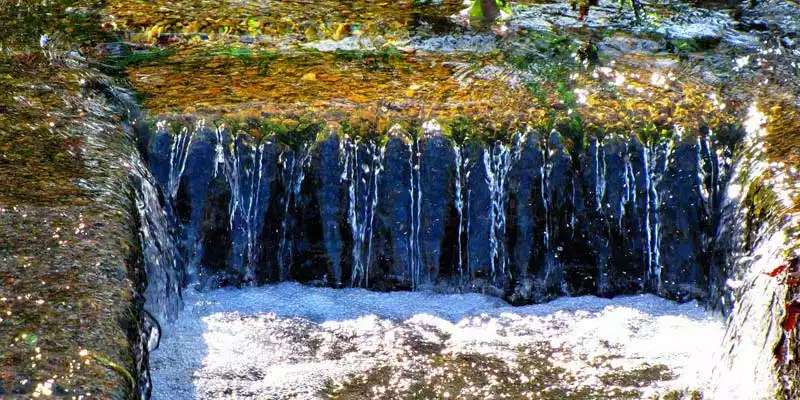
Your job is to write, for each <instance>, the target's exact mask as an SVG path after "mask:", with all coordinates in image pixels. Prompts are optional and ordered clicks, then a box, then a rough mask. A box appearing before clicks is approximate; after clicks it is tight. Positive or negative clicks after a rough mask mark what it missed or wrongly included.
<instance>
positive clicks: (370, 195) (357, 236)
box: [344, 138, 386, 286]
mask: <svg viewBox="0 0 800 400" xmlns="http://www.w3.org/2000/svg"><path fill="white" fill-rule="evenodd" d="M345 140H346V144H345V151H346V152H348V153H350V155H347V156H345V171H344V173H345V175H346V178H347V180H348V182H349V185H348V194H349V199H350V201H349V207H348V215H347V220H348V223H349V224H350V229H351V231H352V234H353V270H352V275H351V280H350V282H351V284H352V286H361V282H362V280H363V282H364V286H369V267H370V264H371V263H372V236H373V224H374V222H375V209H376V208H377V205H378V178H379V176H380V173H381V172H382V171H383V158H384V155H385V151H386V148H385V147H381V148H380V149H379V148H378V147H377V146H376V145H375V143H373V142H370V143H369V144H368V145H367V149H368V157H369V159H368V160H366V162H369V164H367V163H366V162H365V163H363V164H359V160H358V150H359V143H358V140H354V141H352V142H351V141H349V140H348V139H347V138H346V139H345ZM351 159H352V162H350V160H351ZM359 172H360V173H359ZM359 184H362V185H363V187H362V185H359ZM359 189H363V190H365V191H366V193H365V194H364V195H363V200H364V203H365V204H360V203H359V200H360V198H361V197H360V196H359V195H360V191H359Z"/></svg>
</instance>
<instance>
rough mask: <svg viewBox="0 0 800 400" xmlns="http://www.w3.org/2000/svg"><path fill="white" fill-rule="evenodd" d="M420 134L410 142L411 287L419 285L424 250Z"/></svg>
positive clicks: (409, 242)
mask: <svg viewBox="0 0 800 400" xmlns="http://www.w3.org/2000/svg"><path fill="white" fill-rule="evenodd" d="M419 139H420V138H419V135H415V136H414V137H413V138H412V140H411V141H409V143H408V150H409V158H408V164H409V182H410V186H409V187H410V189H409V196H411V209H410V210H409V211H410V214H411V231H410V234H409V238H408V245H409V246H408V249H409V253H410V254H409V260H410V263H411V265H410V267H411V287H412V288H414V289H416V288H417V287H418V285H419V281H418V280H419V274H420V272H421V269H422V250H421V248H420V244H419V232H420V228H421V224H422V222H421V219H422V183H421V182H420V181H421V177H420V170H419V168H420V157H421V155H422V152H421V151H420V147H419Z"/></svg>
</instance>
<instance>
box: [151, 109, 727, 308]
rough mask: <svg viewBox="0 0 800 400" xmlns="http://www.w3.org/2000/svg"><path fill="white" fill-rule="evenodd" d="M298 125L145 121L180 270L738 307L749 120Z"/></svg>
mask: <svg viewBox="0 0 800 400" xmlns="http://www.w3.org/2000/svg"><path fill="white" fill-rule="evenodd" d="M304 129H305V130H306V131H305V132H304V133H303V134H302V135H300V134H298V137H304V138H305V139H303V140H295V141H293V142H286V141H284V142H281V137H278V136H273V137H269V136H266V137H263V138H257V137H255V136H252V135H250V134H248V133H243V132H234V131H232V130H231V128H230V127H228V126H227V125H224V124H222V125H219V126H214V125H213V124H211V123H208V122H206V121H204V120H183V121H181V122H177V121H172V122H168V121H159V122H157V123H156V124H154V125H153V126H152V127H149V125H147V124H146V123H141V122H140V123H138V124H137V134H138V137H139V140H140V148H141V149H142V150H143V155H144V156H145V159H146V163H147V165H148V167H149V171H150V173H151V174H152V176H153V180H154V181H155V185H156V186H157V188H158V191H159V193H161V195H160V202H161V203H162V204H163V213H164V220H163V221H153V222H158V223H157V224H156V225H169V226H164V227H162V229H165V230H170V231H171V232H172V233H173V236H172V240H174V241H175V242H176V244H177V254H175V255H174V256H173V258H174V259H175V260H180V261H181V262H178V261H176V262H174V265H175V266H176V268H177V269H178V271H175V272H174V274H175V275H176V276H184V275H185V276H187V277H189V278H187V279H197V280H198V281H199V282H201V283H202V284H203V285H204V286H218V285H234V286H242V285H252V284H263V283H268V282H279V281H286V280H295V281H300V282H306V283H314V284H317V285H325V286H333V287H342V286H345V287H347V286H349V287H366V288H372V289H375V290H393V289H419V288H433V289H436V290H439V291H445V292H452V291H460V292H464V291H467V292H468V291H478V292H483V293H487V294H494V295H497V296H501V297H504V298H506V299H507V300H509V301H511V302H512V303H514V304H524V303H531V302H542V301H546V300H548V299H552V298H555V297H558V296H564V295H570V296H574V295H584V294H596V295H601V296H613V295H617V294H630V293H640V292H651V293H656V294H659V295H661V296H664V297H667V298H671V299H677V300H680V301H686V300H689V299H698V300H703V301H707V302H709V303H711V304H714V305H715V306H723V308H727V307H730V306H731V304H730V302H729V301H730V299H729V298H728V297H727V295H726V294H725V293H726V291H725V285H724V281H725V279H727V276H726V272H725V271H726V266H725V262H726V258H725V254H726V253H725V250H726V249H725V248H724V247H723V246H724V245H726V243H720V242H718V241H717V240H716V239H717V237H718V235H719V232H720V221H721V216H722V212H723V210H722V205H723V203H724V201H723V200H724V198H723V196H724V194H725V193H726V190H727V185H728V184H729V181H730V178H731V176H732V175H731V174H732V162H733V161H732V157H733V152H734V151H735V147H736V145H737V144H738V143H739V141H740V139H741V137H742V136H743V132H741V131H740V129H738V128H734V127H720V128H716V129H714V130H713V131H712V130H710V129H705V130H704V131H702V132H685V131H684V130H683V129H681V128H680V127H678V128H676V129H675V130H674V131H673V132H670V133H669V134H668V135H664V133H662V134H661V135H653V136H651V137H643V138H639V137H637V136H636V135H633V136H620V135H613V134H608V135H604V136H600V135H589V134H584V133H583V132H568V131H567V132H564V133H560V132H558V131H551V132H545V131H541V130H535V129H528V130H523V131H520V132H518V133H516V134H514V135H511V137H510V138H509V140H508V141H501V140H497V141H494V140H488V141H487V140H484V139H479V138H478V137H471V136H465V137H461V138H457V137H456V135H453V134H452V133H450V132H444V130H443V129H442V127H440V126H439V125H438V123H436V122H435V121H428V122H425V123H424V124H422V125H421V127H419V128H401V126H400V125H395V126H394V127H392V128H391V129H390V130H389V131H388V132H387V133H386V134H384V135H379V134H377V133H376V134H372V135H366V136H363V137H356V136H349V135H345V134H342V133H337V132H325V131H324V130H323V129H322V128H321V127H320V126H313V125H312V126H310V127H307V128H304ZM153 196H155V194H154V193H153V194H151V195H150V197H153ZM153 201H154V200H152V199H151V200H150V202H153ZM148 247H153V246H148ZM181 264H183V265H181ZM185 283H186V279H184V280H181V279H168V280H165V279H161V278H157V277H151V282H150V284H151V286H152V285H155V286H156V287H160V288H161V289H162V290H166V287H165V286H176V285H179V284H185ZM171 290H172V291H173V292H174V291H175V288H172V289H171ZM155 292H156V290H155V289H154V291H153V293H155ZM167 301H171V300H167ZM163 302H164V300H163V299H160V300H157V301H155V303H159V304H160V303H163ZM161 308H162V309H161V310H158V312H159V313H160V314H162V313H163V311H164V310H167V309H169V310H174V309H175V308H174V307H161ZM167 314H171V312H168V313H167Z"/></svg>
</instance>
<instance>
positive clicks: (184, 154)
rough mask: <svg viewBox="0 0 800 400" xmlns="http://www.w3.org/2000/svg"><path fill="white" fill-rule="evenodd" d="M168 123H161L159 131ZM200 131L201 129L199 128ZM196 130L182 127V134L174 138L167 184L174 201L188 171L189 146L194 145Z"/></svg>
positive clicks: (179, 133)
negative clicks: (182, 179) (184, 174)
mask: <svg viewBox="0 0 800 400" xmlns="http://www.w3.org/2000/svg"><path fill="white" fill-rule="evenodd" d="M165 126H166V122H164V121H160V122H159V129H163V128H164V127H165ZM198 129H200V128H199V127H198ZM195 132H196V130H192V131H189V129H188V128H186V127H182V128H181V130H180V132H178V133H177V134H175V135H174V136H173V137H172V146H171V148H170V152H169V181H168V182H167V191H168V192H169V195H170V198H172V199H173V200H174V199H175V197H177V196H178V187H179V185H180V182H181V177H182V176H183V171H184V169H186V160H187V159H188V158H189V146H191V144H192V139H193V138H194V134H195Z"/></svg>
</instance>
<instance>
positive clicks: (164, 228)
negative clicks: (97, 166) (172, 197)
mask: <svg viewBox="0 0 800 400" xmlns="http://www.w3.org/2000/svg"><path fill="white" fill-rule="evenodd" d="M129 164H130V167H131V169H130V177H131V181H132V182H133V184H134V186H135V187H136V210H137V212H138V214H139V241H140V243H141V246H142V255H143V258H144V266H145V271H146V273H147V281H148V283H147V287H146V289H145V293H144V296H145V299H146V302H145V309H146V310H147V311H149V312H150V313H151V314H152V315H154V316H156V318H157V319H158V320H161V321H163V320H172V319H174V318H175V317H176V316H177V314H178V311H180V309H181V308H182V306H183V302H182V299H181V288H182V287H183V284H184V282H183V280H184V279H183V273H182V272H181V271H182V270H181V269H180V268H179V263H180V260H179V256H178V254H177V246H176V245H175V243H174V240H173V238H172V234H171V224H170V223H169V219H168V218H167V213H166V211H165V209H164V207H162V204H161V203H160V202H159V195H158V190H157V189H156V185H155V180H154V179H153V177H152V175H151V174H150V171H149V170H148V169H147V168H145V167H144V165H142V162H141V160H140V159H139V157H132V158H131V160H130V161H129ZM167 207H168V206H167Z"/></svg>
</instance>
